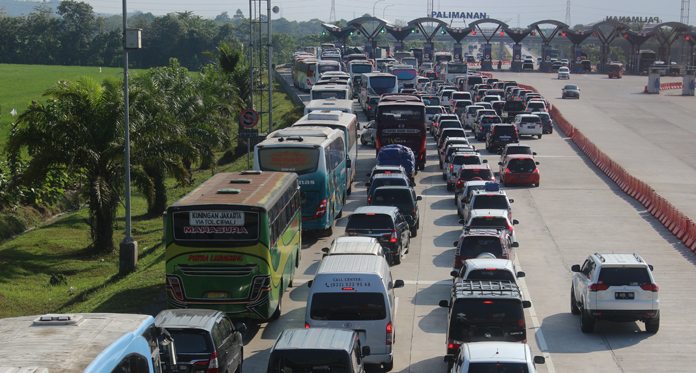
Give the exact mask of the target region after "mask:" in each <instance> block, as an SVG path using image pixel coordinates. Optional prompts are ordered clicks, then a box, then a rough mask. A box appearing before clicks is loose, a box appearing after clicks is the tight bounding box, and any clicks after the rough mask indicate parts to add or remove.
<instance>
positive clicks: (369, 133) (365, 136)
mask: <svg viewBox="0 0 696 373" xmlns="http://www.w3.org/2000/svg"><path fill="white" fill-rule="evenodd" d="M376 133H377V124H376V123H375V121H374V120H371V121H369V122H368V123H367V124H366V125H365V127H364V129H363V131H362V133H361V134H360V143H361V144H363V145H367V144H371V145H372V146H377V145H376V143H377V142H376V140H375V135H376Z"/></svg>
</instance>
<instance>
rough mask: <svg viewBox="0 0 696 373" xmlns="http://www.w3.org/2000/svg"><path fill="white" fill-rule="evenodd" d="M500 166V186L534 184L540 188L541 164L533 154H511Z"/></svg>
mask: <svg viewBox="0 0 696 373" xmlns="http://www.w3.org/2000/svg"><path fill="white" fill-rule="evenodd" d="M498 164H499V165H500V172H499V174H498V175H499V176H500V184H501V185H510V184H534V186H535V187H538V186H539V169H538V168H537V165H538V164H539V162H535V161H534V156H533V155H531V154H510V155H508V156H506V157H505V160H504V161H503V162H498Z"/></svg>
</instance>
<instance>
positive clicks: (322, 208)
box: [312, 199, 327, 219]
mask: <svg viewBox="0 0 696 373" xmlns="http://www.w3.org/2000/svg"><path fill="white" fill-rule="evenodd" d="M326 201H327V200H326V199H324V200H322V201H321V203H320V204H319V207H317V211H316V212H315V213H314V216H313V217H312V219H317V218H320V217H322V216H324V214H326Z"/></svg>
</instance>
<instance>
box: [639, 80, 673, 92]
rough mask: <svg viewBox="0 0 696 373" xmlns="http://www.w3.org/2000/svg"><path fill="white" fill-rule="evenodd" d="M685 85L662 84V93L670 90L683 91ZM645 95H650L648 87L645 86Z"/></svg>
mask: <svg viewBox="0 0 696 373" xmlns="http://www.w3.org/2000/svg"><path fill="white" fill-rule="evenodd" d="M682 87H683V85H682V82H674V83H662V84H660V91H664V90H668V89H682ZM643 93H648V86H647V85H646V86H645V90H644V91H643Z"/></svg>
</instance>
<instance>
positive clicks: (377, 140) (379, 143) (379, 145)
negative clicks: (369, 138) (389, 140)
mask: <svg viewBox="0 0 696 373" xmlns="http://www.w3.org/2000/svg"><path fill="white" fill-rule="evenodd" d="M375 140H376V141H375V148H377V152H379V150H380V149H382V142H381V141H379V136H377V138H376V139H375Z"/></svg>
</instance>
